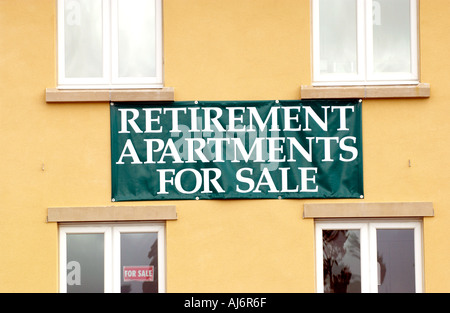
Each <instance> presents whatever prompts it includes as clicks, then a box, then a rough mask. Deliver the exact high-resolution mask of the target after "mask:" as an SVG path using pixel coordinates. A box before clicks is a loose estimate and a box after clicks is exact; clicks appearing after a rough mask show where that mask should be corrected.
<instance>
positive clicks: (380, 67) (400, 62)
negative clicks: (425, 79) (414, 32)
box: [373, 0, 411, 73]
mask: <svg viewBox="0 0 450 313" xmlns="http://www.w3.org/2000/svg"><path fill="white" fill-rule="evenodd" d="M410 10H411V8H410V1H409V0H377V1H373V68H374V72H375V73H386V72H394V73H397V72H407V73H409V72H411V18H410V14H411V11H410Z"/></svg>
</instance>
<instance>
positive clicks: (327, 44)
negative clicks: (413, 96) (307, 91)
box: [311, 0, 419, 86]
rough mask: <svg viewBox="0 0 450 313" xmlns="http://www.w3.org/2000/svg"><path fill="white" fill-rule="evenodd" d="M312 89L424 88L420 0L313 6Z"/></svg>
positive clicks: (318, 2) (321, 0)
mask: <svg viewBox="0 0 450 313" xmlns="http://www.w3.org/2000/svg"><path fill="white" fill-rule="evenodd" d="M311 1H312V38H313V39H312V50H313V51H312V55H313V73H312V74H313V85H316V86H324V85H328V86H333V85H336V86H337V85H342V86H345V85H393V84H417V83H418V82H419V65H418V64H419V61H418V59H419V55H418V50H419V45H418V0H311Z"/></svg>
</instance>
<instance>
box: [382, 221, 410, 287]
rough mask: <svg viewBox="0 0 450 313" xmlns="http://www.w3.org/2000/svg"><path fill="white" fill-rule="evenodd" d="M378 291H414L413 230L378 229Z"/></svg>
mask: <svg viewBox="0 0 450 313" xmlns="http://www.w3.org/2000/svg"><path fill="white" fill-rule="evenodd" d="M377 259H378V292H380V293H387V292H401V293H406V292H415V275H414V271H415V269H414V267H415V264H414V230H413V229H378V230H377Z"/></svg>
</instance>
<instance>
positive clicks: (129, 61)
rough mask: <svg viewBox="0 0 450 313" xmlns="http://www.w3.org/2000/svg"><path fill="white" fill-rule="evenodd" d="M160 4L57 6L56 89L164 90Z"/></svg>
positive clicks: (142, 0)
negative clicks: (154, 88) (153, 88)
mask: <svg viewBox="0 0 450 313" xmlns="http://www.w3.org/2000/svg"><path fill="white" fill-rule="evenodd" d="M161 1H162V0H58V87H59V88H85V89H86V88H94V89H95V88H151V87H162V84H163V60H162V8H161V5H162V4H161Z"/></svg>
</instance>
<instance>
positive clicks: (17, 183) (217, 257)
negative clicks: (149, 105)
mask: <svg viewBox="0 0 450 313" xmlns="http://www.w3.org/2000/svg"><path fill="white" fill-rule="evenodd" d="M420 6H421V7H420V14H421V19H420V26H421V28H420V36H421V37H420V39H421V71H422V74H421V75H422V82H425V83H430V84H431V97H430V98H429V99H420V100H418V99H397V100H392V99H380V100H364V103H363V137H364V151H363V155H364V184H365V199H364V200H328V201H327V200H314V201H303V200H227V201H173V202H170V201H168V202H150V201H149V202H139V203H116V204H115V205H130V204H131V205H142V204H175V205H176V207H177V213H178V220H177V221H171V222H167V291H168V292H271V291H273V292H314V290H315V279H314V277H315V273H314V271H315V269H314V223H313V221H312V220H304V219H302V217H301V214H302V208H303V204H304V203H305V202H337V201H339V202H346V201H347V202H348V201H354V202H359V201H367V202H397V201H400V202H407V201H431V202H433V204H434V209H435V217H433V218H426V219H425V222H424V246H425V251H424V261H425V284H426V286H425V287H426V291H427V292H449V291H450V283H449V281H450V249H449V247H450V240H449V238H448V229H449V227H450V214H449V210H450V200H449V199H448V195H449V190H450V183H449V181H450V177H449V173H450V171H449V162H448V160H447V157H446V156H447V155H448V154H449V153H450V142H449V139H448V134H449V133H450V123H449V122H448V117H449V116H450V114H449V113H450V109H449V105H448V103H447V102H448V99H449V98H450V88H449V87H448V86H447V84H448V79H447V78H448V77H449V74H448V73H449V71H450V64H449V62H450V59H449V58H448V56H447V55H448V51H449V50H450V40H449V39H450V38H449V34H448V32H445V30H446V29H449V27H450V25H449V24H450V21H448V18H447V16H448V15H449V13H450V9H449V6H448V3H447V1H446V0H431V1H430V0H422V1H420ZM164 57H165V85H166V86H170V87H174V88H175V100H250V99H260V100H271V99H298V98H299V97H300V85H302V84H310V71H311V68H310V1H309V0H189V1H186V0H164ZM0 82H1V84H0V134H1V135H0V147H1V149H2V151H1V153H0V175H1V176H0V177H1V179H0V292H57V291H58V246H57V244H58V237H57V235H58V229H57V225H56V224H54V223H46V221H45V219H46V214H47V208H48V207H56V206H57V207H64V206H68V207H76V206H107V205H112V203H111V201H110V185H111V182H110V179H111V176H110V175H111V174H110V142H109V140H110V135H109V104H108V103H78V104H68V103H59V104H47V103H46V102H45V88H52V87H56V0H0ZM409 164H411V167H410V166H409Z"/></svg>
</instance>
